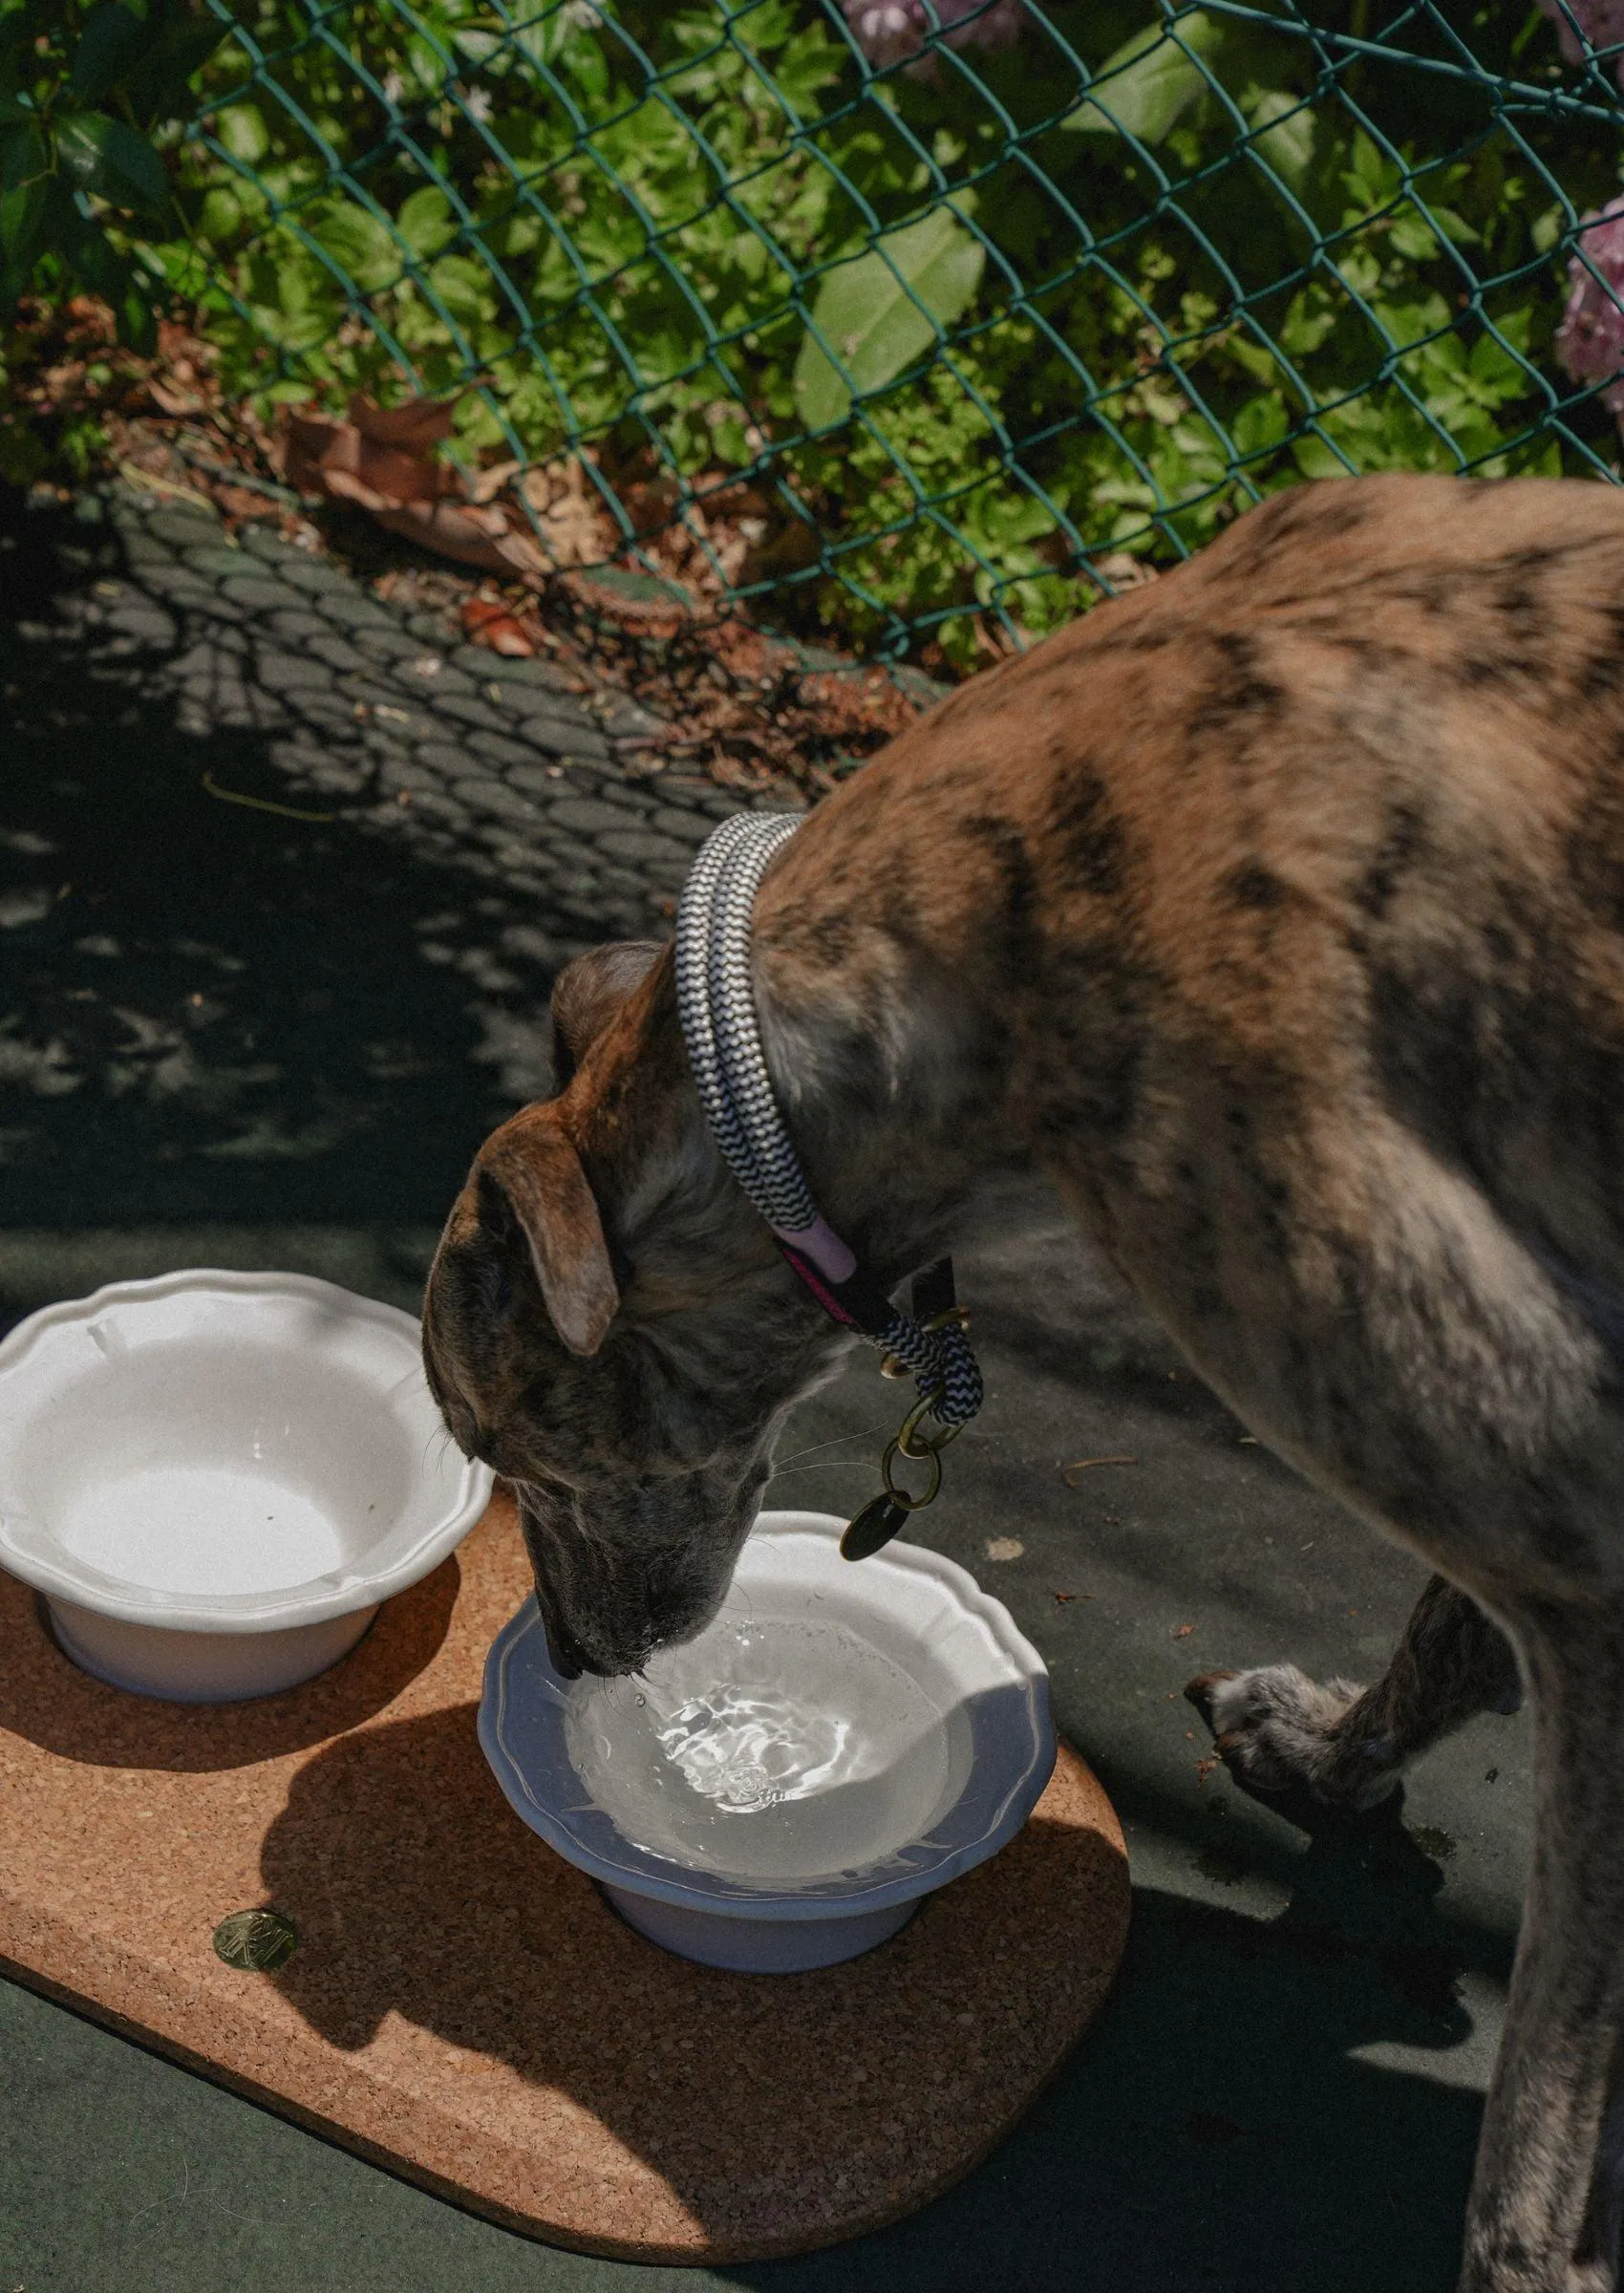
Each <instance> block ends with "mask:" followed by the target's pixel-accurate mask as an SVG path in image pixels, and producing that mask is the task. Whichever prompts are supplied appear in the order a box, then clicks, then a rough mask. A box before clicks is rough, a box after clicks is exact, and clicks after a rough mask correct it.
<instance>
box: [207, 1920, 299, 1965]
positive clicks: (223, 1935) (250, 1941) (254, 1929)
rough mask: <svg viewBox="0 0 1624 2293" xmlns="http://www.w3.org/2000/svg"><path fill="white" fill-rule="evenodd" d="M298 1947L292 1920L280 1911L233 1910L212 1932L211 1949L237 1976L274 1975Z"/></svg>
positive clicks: (297, 1938) (296, 1933)
mask: <svg viewBox="0 0 1624 2293" xmlns="http://www.w3.org/2000/svg"><path fill="white" fill-rule="evenodd" d="M298 1947H299V1937H298V1932H297V1930H296V1928H295V1927H294V1925H293V1921H292V1920H291V1919H290V1918H283V1916H282V1914H281V1912H280V1911H233V1912H232V1914H231V1916H230V1918H223V1919H222V1920H221V1922H220V1924H219V1926H217V1927H216V1928H215V1930H214V1948H215V1951H216V1953H217V1955H218V1956H219V1957H220V1958H222V1959H224V1961H225V1963H226V1965H227V1966H234V1967H236V1969H237V1970H238V1972H239V1973H240V1974H245V1975H273V1974H275V1972H276V1970H277V1968H278V1967H279V1966H286V1965H287V1963H288V1960H289V1959H291V1958H292V1956H293V1954H294V1952H295V1951H296V1950H297V1949H298Z"/></svg>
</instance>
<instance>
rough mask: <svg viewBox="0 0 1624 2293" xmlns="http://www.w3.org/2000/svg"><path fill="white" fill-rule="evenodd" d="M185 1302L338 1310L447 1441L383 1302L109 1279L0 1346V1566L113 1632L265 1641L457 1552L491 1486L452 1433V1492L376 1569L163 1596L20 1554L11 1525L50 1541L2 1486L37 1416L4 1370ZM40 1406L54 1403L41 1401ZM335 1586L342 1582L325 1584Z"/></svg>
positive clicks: (407, 1339) (361, 1566)
mask: <svg viewBox="0 0 1624 2293" xmlns="http://www.w3.org/2000/svg"><path fill="white" fill-rule="evenodd" d="M186 1296H197V1297H204V1298H206V1297H211V1296H213V1297H220V1296H224V1297H228V1298H230V1299H232V1300H233V1301H252V1300H254V1299H259V1298H265V1299H271V1300H276V1299H282V1300H289V1299H291V1300H301V1301H303V1302H304V1303H306V1304H308V1305H310V1306H319V1307H321V1308H323V1309H325V1311H326V1312H328V1313H329V1314H332V1313H335V1312H336V1313H340V1314H342V1315H343V1317H344V1318H345V1319H346V1320H347V1321H349V1322H350V1323H352V1324H355V1325H363V1324H364V1325H370V1327H371V1329H372V1331H374V1332H375V1333H376V1335H377V1339H378V1340H379V1343H380V1345H382V1344H387V1345H391V1346H398V1347H399V1348H400V1349H401V1357H402V1366H401V1368H400V1371H399V1372H398V1374H397V1376H396V1377H395V1382H394V1383H393V1384H392V1385H389V1386H387V1387H386V1386H385V1385H384V1384H383V1383H382V1382H381V1381H380V1384H379V1397H380V1401H381V1400H382V1399H383V1398H385V1395H386V1394H387V1395H389V1396H393V1395H394V1394H395V1393H397V1392H398V1390H399V1387H400V1386H401V1385H402V1384H403V1383H404V1382H406V1379H407V1376H408V1375H409V1372H410V1370H411V1368H413V1367H415V1368H416V1369H417V1376H418V1378H419V1379H420V1380H422V1392H423V1399H424V1402H425V1404H426V1408H425V1411H424V1430H425V1435H427V1434H429V1433H435V1434H443V1426H442V1425H441V1420H440V1416H439V1411H438V1408H437V1407H436V1406H435V1403H434V1398H433V1396H432V1395H431V1394H430V1392H429V1389H428V1383H427V1381H426V1379H423V1376H422V1350H421V1332H420V1327H419V1324H418V1323H417V1320H416V1319H415V1318H413V1316H411V1315H410V1314H407V1313H403V1312H402V1311H401V1309H400V1308H399V1307H398V1306H390V1305H385V1304H384V1303H383V1301H382V1300H381V1299H379V1298H373V1297H362V1296H360V1294H359V1293H357V1292H355V1291H353V1290H346V1289H344V1288H343V1287H342V1286H341V1285H340V1284H339V1283H337V1282H329V1281H324V1280H323V1279H322V1278H321V1277H320V1276H319V1275H310V1274H280V1273H245V1272H239V1271H237V1270H234V1269H229V1268H222V1267H212V1266H194V1267H186V1268H183V1269H182V1270H181V1271H179V1272H177V1273H173V1274H160V1275H152V1276H150V1277H148V1278H146V1279H140V1280H133V1281H118V1282H106V1283H104V1284H103V1285H102V1287H101V1288H100V1289H99V1290H95V1291H93V1292H92V1293H91V1294H90V1296H89V1297H78V1298H65V1299H62V1300H60V1301H59V1302H57V1303H55V1304H53V1305H49V1306H42V1307H40V1308H39V1309H38V1310H37V1312H35V1313H33V1314H31V1315H29V1316H28V1317H27V1318H26V1319H25V1320H23V1321H21V1322H19V1323H18V1324H17V1326H16V1328H15V1329H13V1330H12V1331H11V1332H10V1333H9V1335H8V1336H7V1337H6V1338H5V1339H0V1569H5V1570H6V1571H7V1573H8V1574H9V1575H13V1576H16V1577H20V1578H21V1580H22V1581H23V1582H24V1583H25V1584H29V1585H32V1587H33V1588H34V1590H35V1591H36V1592H41V1593H44V1594H45V1595H46V1596H47V1597H49V1598H51V1599H53V1600H63V1601H68V1602H72V1603H75V1604H76V1605H77V1606H78V1607H80V1608H86V1609H90V1610H92V1611H94V1612H95V1613H96V1615H97V1616H103V1617H111V1618H117V1619H118V1621H119V1622H120V1623H125V1624H137V1625H145V1626H148V1627H150V1628H151V1629H152V1630H154V1631H157V1632H206V1633H261V1632H279V1631H284V1630H287V1629H289V1628H293V1629H296V1628H298V1627H299V1626H301V1625H306V1624H319V1623H323V1622H326V1621H328V1620H329V1619H331V1618H335V1617H344V1616H349V1615H351V1614H352V1613H353V1611H354V1610H356V1609H360V1608H374V1607H375V1606H377V1605H378V1603H379V1602H381V1601H384V1600H388V1599H390V1598H392V1597H394V1595H395V1594H396V1593H400V1592H404V1591H405V1590H406V1589H407V1588H408V1587H409V1586H410V1585H414V1584H417V1583H419V1582H420V1581H421V1580H422V1578H423V1577H424V1576H426V1575H428V1574H429V1572H430V1571H431V1570H432V1569H434V1568H436V1567H438V1564H439V1562H440V1561H442V1560H443V1559H444V1558H445V1556H446V1554H448V1553H451V1552H453V1551H455V1549H456V1547H457V1546H458V1545H459V1544H460V1542H461V1541H462V1539H463V1537H464V1536H466V1535H467V1533H468V1532H469V1530H470V1529H472V1528H473V1526H474V1524H475V1522H476V1521H477V1520H478V1519H479V1518H480V1516H481V1513H482V1512H483V1511H484V1510H485V1508H486V1506H487V1505H488V1504H489V1502H490V1497H491V1491H492V1489H493V1488H494V1487H495V1478H496V1477H495V1475H494V1474H493V1473H492V1471H491V1469H490V1468H489V1467H488V1466H484V1465H481V1464H479V1463H477V1462H475V1461H473V1460H470V1459H468V1458H465V1457H462V1456H460V1455H459V1454H458V1453H457V1452H456V1451H455V1450H450V1448H449V1443H450V1437H449V1435H445V1436H444V1438H445V1440H446V1443H447V1448H448V1450H449V1453H450V1454H451V1455H456V1456H457V1464H458V1468H459V1469H458V1471H457V1473H456V1475H455V1477H453V1476H451V1475H450V1474H449V1473H445V1472H444V1466H445V1463H446V1462H447V1459H446V1454H445V1452H442V1456H441V1461H440V1463H439V1464H438V1465H437V1466H436V1468H434V1469H435V1470H436V1472H437V1473H440V1474H442V1475H443V1477H444V1478H445V1479H446V1481H447V1485H448V1486H447V1495H446V1500H445V1503H444V1505H443V1506H442V1507H441V1509H440V1511H439V1514H438V1518H437V1519H436V1520H434V1521H433V1522H432V1523H431V1524H430V1525H429V1526H428V1527H426V1528H425V1529H424V1530H423V1531H422V1532H421V1533H420V1534H418V1535H417V1537H415V1538H414V1539H413V1541H412V1543H411V1544H410V1545H408V1546H407V1547H406V1548H405V1549H404V1550H403V1551H401V1552H400V1553H398V1554H396V1555H395V1558H394V1559H393V1560H392V1561H391V1562H390V1564H389V1566H388V1567H387V1568H384V1569H371V1570H369V1568H368V1567H367V1562H366V1554H365V1552H363V1553H362V1554H360V1555H359V1556H358V1558H357V1559H356V1560H355V1561H353V1562H352V1563H347V1564H345V1565H344V1566H343V1568H342V1569H335V1570H332V1571H330V1572H328V1573H327V1574H326V1575H322V1576H316V1577H311V1578H310V1579H308V1580H307V1581H306V1582H305V1583H303V1584H294V1585H283V1586H277V1587H276V1588H274V1590H272V1591H268V1592H264V1593H190V1594H188V1593H169V1592H164V1591H161V1590H159V1589H158V1588H156V1587H149V1586H142V1585H139V1584H132V1583H131V1581H130V1580H129V1579H127V1578H123V1577H118V1576H112V1575H107V1574H106V1573H105V1572H104V1571H102V1570H100V1569H97V1568H96V1567H94V1566H92V1565H90V1564H88V1563H85V1562H81V1561H78V1560H75V1558H74V1557H73V1555H72V1554H68V1553H67V1552H66V1551H65V1550H64V1549H63V1548H61V1547H60V1546H58V1547H56V1548H55V1549H56V1551H58V1552H60V1553H61V1554H62V1559H61V1562H60V1563H58V1562H56V1561H55V1560H53V1559H52V1558H49V1557H45V1556H42V1555H41V1554H39V1553H37V1552H33V1551H29V1550H26V1549H23V1550H19V1548H18V1546H17V1544H16V1542H15V1536H14V1532H13V1524H16V1525H18V1526H21V1525H23V1524H25V1523H26V1524H28V1525H30V1526H32V1527H33V1528H35V1529H36V1530H39V1529H43V1531H44V1535H45V1537H46V1539H47V1540H50V1539H51V1538H52V1532H51V1530H50V1527H49V1524H44V1523H39V1522H37V1521H36V1520H35V1519H34V1517H33V1516H32V1514H31V1513H30V1512H29V1511H28V1508H27V1506H26V1505H25V1504H23V1503H22V1502H21V1501H18V1500H17V1498H16V1492H15V1490H14V1489H13V1488H12V1487H11V1485H10V1478H9V1476H10V1471H11V1463H12V1450H13V1447H14V1446H15V1444H16V1443H17V1442H18V1441H19V1440H20V1439H21V1437H22V1434H23V1431H24V1429H25V1427H27V1426H29V1425H35V1424H37V1423H38V1418H37V1416H36V1415H30V1416H26V1417H24V1418H22V1419H20V1420H14V1419H13V1418H12V1417H11V1414H10V1412H9V1410H8V1406H7V1404H8V1399H9V1397H8V1394H7V1385H8V1382H10V1379H11V1373H12V1372H14V1371H17V1370H20V1369H21V1368H22V1367H23V1366H24V1365H25V1364H26V1363H27V1362H28V1361H29V1360H30V1358H31V1357H32V1355H34V1354H35V1352H36V1351H37V1350H38V1349H39V1348H40V1347H41V1346H43V1345H46V1344H48V1343H49V1342H50V1341H51V1340H52V1339H53V1338H55V1337H57V1336H58V1335H59V1334H60V1333H62V1332H64V1331H67V1330H71V1329H73V1328H75V1327H76V1326H81V1325H84V1326H88V1325H89V1324H90V1323H92V1322H93V1321H96V1320H98V1319H101V1318H105V1317H107V1316H109V1315H117V1314H118V1313H129V1312H137V1313H139V1309H140V1308H141V1307H142V1306H143V1305H146V1304H148V1303H151V1302H157V1301H161V1300H164V1299H168V1298H171V1297H186ZM407 1355H409V1357H410V1359H409V1361H408V1360H407V1359H406V1356H407ZM46 1406H47V1407H49V1406H50V1397H49V1396H48V1397H46ZM420 1477H421V1476H420V1474H419V1475H418V1476H417V1478H419V1479H420ZM388 1534H389V1531H388V1528H387V1526H386V1527H385V1528H384V1530H383V1532H382V1533H381V1534H380V1536H379V1537H378V1539H377V1540H376V1542H377V1544H379V1545H381V1544H382V1543H383V1542H384V1541H385V1539H386V1538H387V1536H388ZM374 1549H375V1547H374ZM333 1578H337V1579H338V1581H337V1582H333V1581H331V1579H333Z"/></svg>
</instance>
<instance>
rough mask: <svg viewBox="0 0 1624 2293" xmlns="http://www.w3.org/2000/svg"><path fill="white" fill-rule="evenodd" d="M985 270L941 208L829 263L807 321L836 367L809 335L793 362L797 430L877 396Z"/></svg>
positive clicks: (962, 303) (971, 243)
mask: <svg viewBox="0 0 1624 2293" xmlns="http://www.w3.org/2000/svg"><path fill="white" fill-rule="evenodd" d="M985 262H986V249H985V247H984V246H982V245H981V242H980V241H979V240H978V239H976V238H973V237H972V235H971V233H970V232H969V231H967V230H966V229H965V227H964V225H962V224H961V223H960V222H959V220H958V217H957V216H956V215H955V214H954V213H953V211H952V209H951V207H938V208H936V209H935V211H934V212H933V213H932V214H930V215H927V216H925V217H924V218H923V219H922V220H921V221H920V222H918V223H910V224H908V225H906V226H905V227H904V228H903V229H902V230H900V231H887V233H886V235H885V236H884V238H882V239H880V240H878V241H876V243H875V245H874V246H872V247H871V248H870V249H869V250H868V252H867V253H866V254H865V255H858V256H857V257H855V258H854V260H853V261H851V262H849V263H841V264H837V265H836V267H835V268H834V269H833V270H831V271H830V272H829V273H828V275H827V277H826V278H825V279H824V281H823V285H822V287H820V289H818V299H817V301H816V302H815V303H814V304H813V306H812V317H813V321H814V324H815V325H816V326H817V328H818V329H819V331H820V332H821V333H822V334H823V338H824V340H825V341H827V342H828V343H829V344H830V345H831V347H832V348H833V350H834V353H835V354H836V357H838V359H839V361H840V363H839V365H838V366H837V365H836V364H835V363H834V360H832V359H831V358H830V356H829V354H828V353H827V352H825V351H824V350H823V346H822V344H821V343H820V342H819V341H818V339H817V336H816V335H815V334H813V333H811V332H808V333H807V334H806V335H805V337H804V339H803V340H802V342H801V351H800V354H799V356H798V357H797V359H796V362H795V405H796V411H797V413H798V414H799V415H800V417H801V420H802V422H803V423H805V425H806V427H807V428H808V429H809V430H821V429H823V428H825V427H826V426H828V425H830V424H832V423H835V422H842V421H844V419H845V418H846V415H847V414H848V413H849V412H850V409H851V398H852V393H853V392H854V391H866V390H878V389H880V388H881V387H882V385H883V384H885V383H887V382H888V381H890V380H891V378H892V376H893V375H900V374H901V372H902V370H903V368H904V367H905V366H907V365H908V364H909V363H910V362H911V361H912V360H913V359H915V358H917V357H918V356H919V354H920V353H921V352H922V351H926V350H929V348H930V345H931V344H932V343H933V342H935V341H936V339H937V337H938V334H939V332H940V331H941V329H943V328H944V327H951V325H952V323H953V321H954V319H956V318H957V317H958V316H959V314H960V312H961V311H964V309H965V308H966V306H967V305H968V304H969V302H970V300H971V297H972V295H973V294H974V292H975V289H977V287H979V286H980V284H981V271H982V267H983V265H984V264H985ZM910 290H911V291H910ZM915 298H917V300H915ZM921 305H923V306H924V307H923V309H921V307H920V306H921Z"/></svg>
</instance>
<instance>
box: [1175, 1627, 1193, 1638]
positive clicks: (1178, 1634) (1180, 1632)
mask: <svg viewBox="0 0 1624 2293" xmlns="http://www.w3.org/2000/svg"><path fill="white" fill-rule="evenodd" d="M1194 1630H1195V1626H1194V1625H1193V1624H1175V1625H1174V1627H1173V1638H1174V1639H1175V1640H1187V1639H1189V1636H1190V1634H1191V1633H1192V1632H1193V1631H1194Z"/></svg>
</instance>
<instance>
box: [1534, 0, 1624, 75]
mask: <svg viewBox="0 0 1624 2293" xmlns="http://www.w3.org/2000/svg"><path fill="white" fill-rule="evenodd" d="M1539 6H1540V12H1541V13H1542V14H1543V15H1547V16H1549V18H1550V20H1551V22H1552V23H1553V24H1554V25H1555V27H1556V38H1557V44H1558V46H1559V47H1560V48H1561V50H1562V53H1563V54H1564V55H1565V56H1566V57H1567V59H1568V61H1569V63H1571V64H1582V63H1583V62H1584V61H1585V57H1586V54H1587V51H1588V50H1590V49H1595V48H1615V47H1617V46H1619V45H1620V44H1621V43H1624V0H1539ZM1574 25H1577V26H1578V28H1579V32H1582V33H1583V35H1584V37H1583V38H1582V39H1580V38H1578V37H1577V36H1576V35H1575V33H1574V30H1573V27H1574ZM1617 76H1618V84H1619V86H1620V87H1621V88H1624V56H1620V57H1619V59H1618V66H1617Z"/></svg>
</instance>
